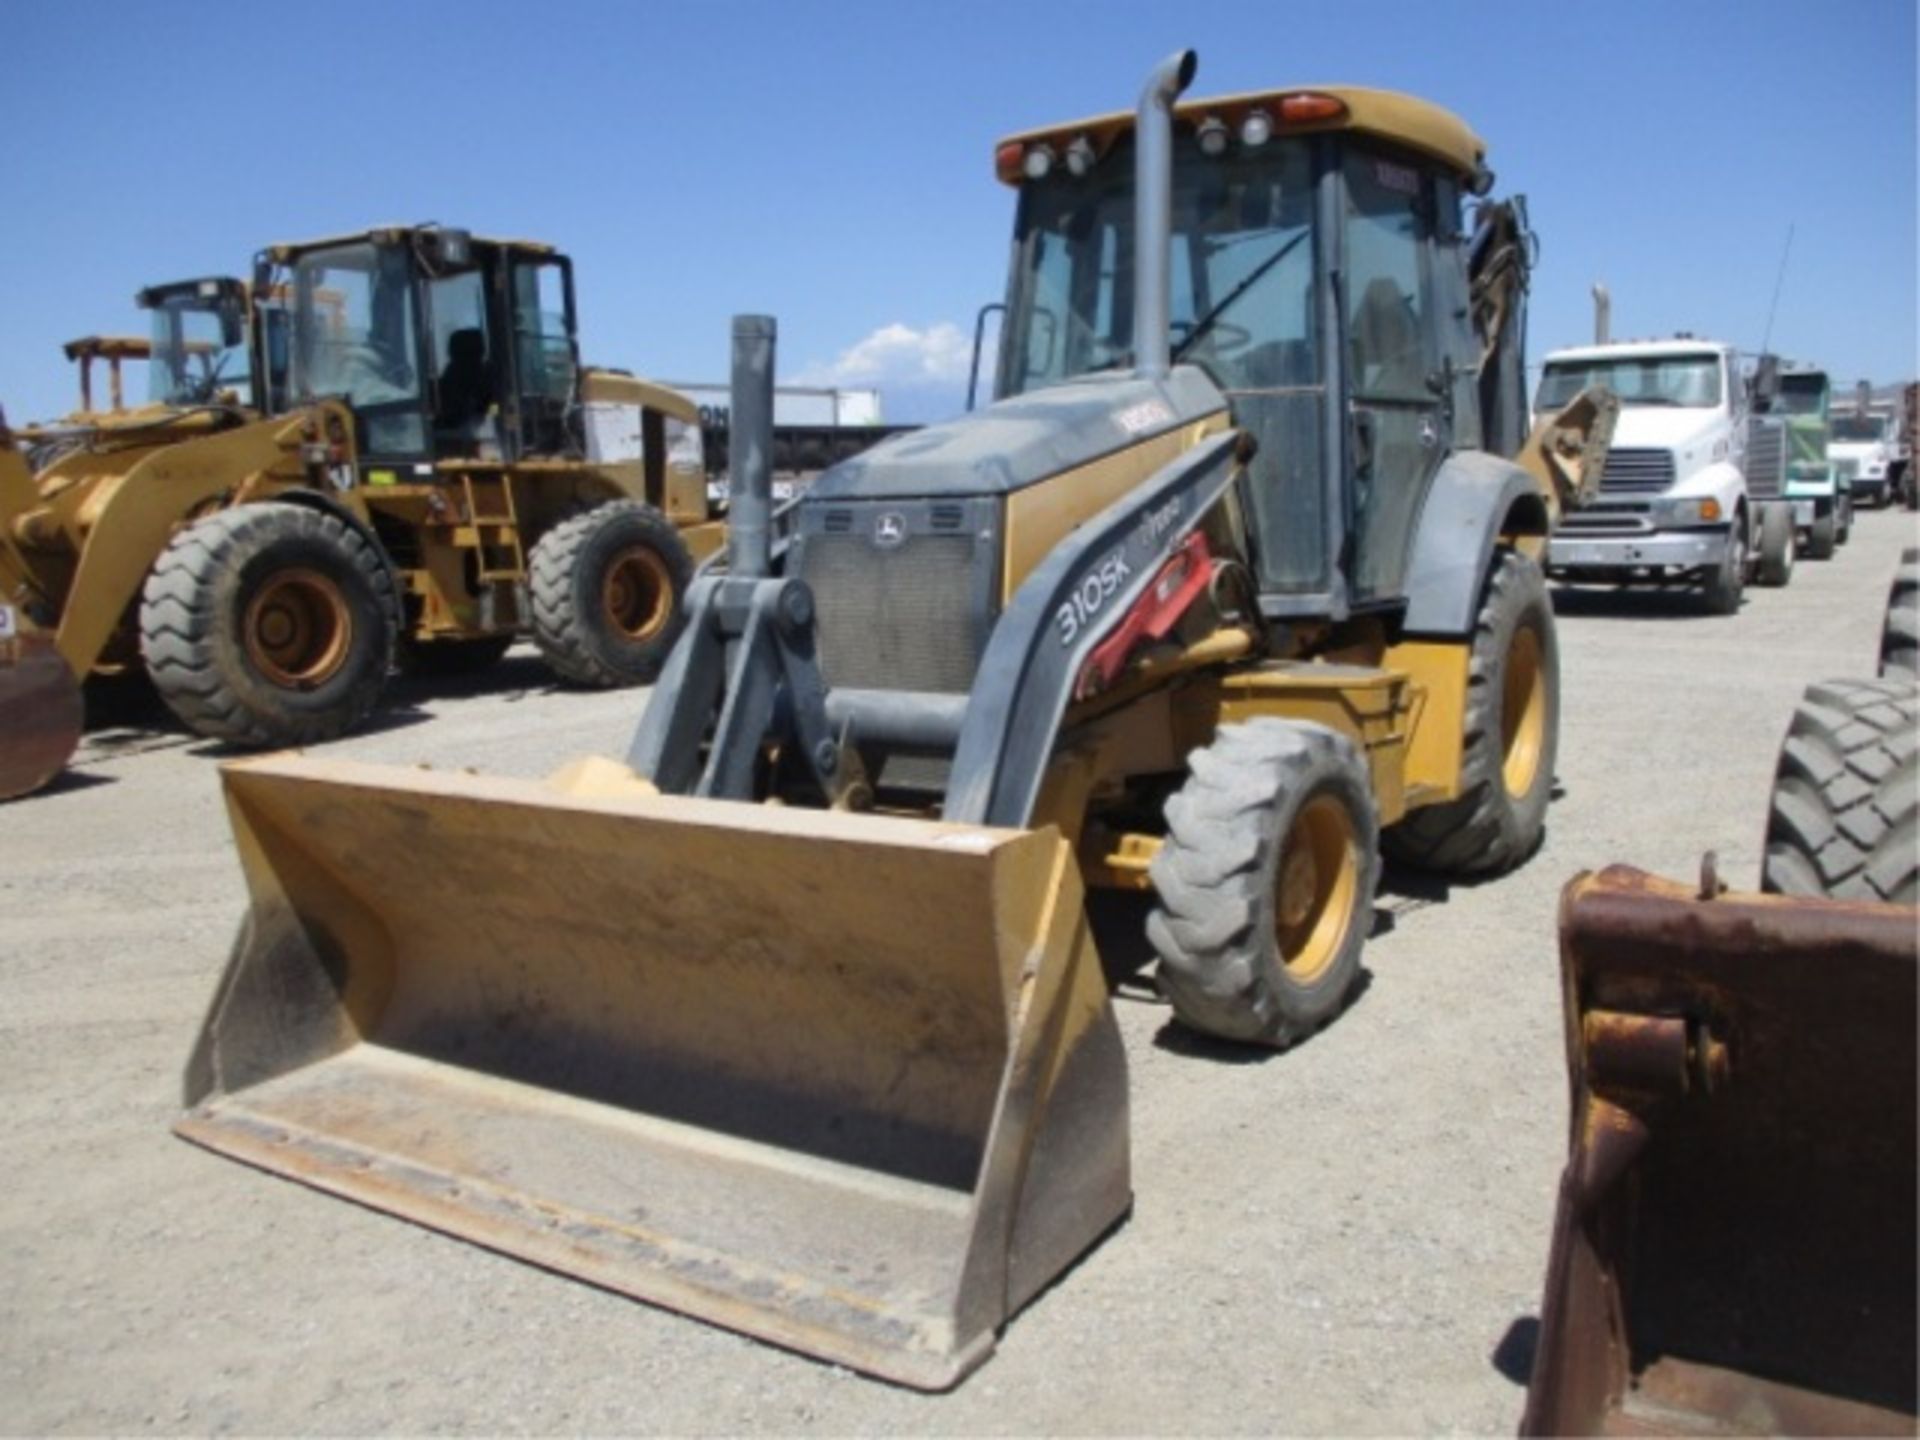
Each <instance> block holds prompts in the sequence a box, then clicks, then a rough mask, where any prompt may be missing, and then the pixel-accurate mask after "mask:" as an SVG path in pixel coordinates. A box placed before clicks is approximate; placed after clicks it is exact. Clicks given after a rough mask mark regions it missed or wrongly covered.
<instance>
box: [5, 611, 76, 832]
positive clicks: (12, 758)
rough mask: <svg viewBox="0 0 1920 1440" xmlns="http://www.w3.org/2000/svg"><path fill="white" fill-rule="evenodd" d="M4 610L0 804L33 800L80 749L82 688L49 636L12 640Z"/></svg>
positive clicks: (23, 636) (9, 613)
mask: <svg viewBox="0 0 1920 1440" xmlns="http://www.w3.org/2000/svg"><path fill="white" fill-rule="evenodd" d="M13 623H14V616H13V612H12V611H11V610H9V609H8V608H7V607H6V606H5V605H0V800H11V799H13V798H14V797H15V796H18V795H27V794H31V793H32V792H33V791H35V790H38V789H39V788H40V787H41V786H43V785H45V784H46V783H47V782H48V781H50V780H51V779H53V777H54V776H56V775H58V774H59V773H60V771H61V769H62V768H63V767H64V766H65V765H66V763H67V761H68V760H69V759H71V758H72V756H73V752H74V748H75V747H76V746H78V745H79V743H80V731H81V726H82V723H83V721H84V719H85V707H84V706H83V705H82V703H81V698H80V682H79V681H77V680H75V679H74V677H73V671H71V670H69V669H68V668H67V662H66V661H65V660H62V659H61V658H60V652H59V651H57V650H55V649H54V648H53V642H52V641H51V640H50V639H48V638H47V637H45V636H42V635H33V634H20V635H13V634H10V633H7V632H9V631H11V629H12V626H13Z"/></svg>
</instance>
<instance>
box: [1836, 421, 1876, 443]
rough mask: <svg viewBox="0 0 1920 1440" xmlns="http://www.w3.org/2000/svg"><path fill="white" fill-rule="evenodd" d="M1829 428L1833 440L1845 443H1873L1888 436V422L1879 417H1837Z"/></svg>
mask: <svg viewBox="0 0 1920 1440" xmlns="http://www.w3.org/2000/svg"><path fill="white" fill-rule="evenodd" d="M1829 426H1830V431H1831V434H1832V438H1833V439H1835V440H1839V441H1841V442H1843V443H1844V442H1847V441H1851V442H1852V443H1854V444H1856V445H1857V444H1861V443H1863V442H1864V443H1871V442H1872V441H1875V440H1884V439H1885V438H1886V435H1887V422H1886V420H1885V419H1884V418H1883V417H1881V416H1879V415H1835V416H1834V417H1833V419H1832V420H1831V421H1830V422H1829Z"/></svg>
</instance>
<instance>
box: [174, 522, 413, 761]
mask: <svg viewBox="0 0 1920 1440" xmlns="http://www.w3.org/2000/svg"><path fill="white" fill-rule="evenodd" d="M397 613H398V606H397V603H396V600H395V597H394V589H393V576H392V572H391V571H389V570H388V568H387V565H386V561H385V559H384V558H383V557H382V556H381V555H380V553H379V552H378V550H376V549H375V547H374V543H373V542H372V541H371V540H369V539H368V538H367V537H366V536H365V535H364V534H362V533H361V532H360V531H359V530H357V529H355V528H354V527H353V526H351V525H349V524H347V523H346V522H345V521H344V520H342V519H340V518H339V517H338V516H336V515H329V514H327V513H326V512H325V511H322V510H317V509H313V508H311V507H309V506H305V505H294V504H287V503H284V502H277V501H269V502H263V503H261V504H257V505H242V506H239V507H237V508H235V509H231V510H222V511H220V512H219V513H217V514H214V515H210V516H208V517H206V518H205V519H203V520H198V521H196V522H194V523H193V524H191V525H189V526H188V527H187V528H186V529H184V530H182V531H180V533H179V534H177V535H175V536H174V537H173V540H172V542H171V543H170V544H169V545H168V546H167V548H166V549H165V550H163V551H161V552H160V558H159V559H158V560H157V561H156V562H155V563H154V567H153V570H152V572H151V573H150V574H149V575H148V576H147V583H146V588H145V591H144V593H143V595H142V597H141V602H140V654H141V657H142V658H143V659H144V660H145V662H146V667H147V673H148V674H149V675H150V676H151V677H152V679H153V685H154V689H156V690H157V691H159V693H160V698H161V699H162V700H164V701H165V702H166V703H167V707H168V708H169V709H170V710H172V711H173V713H174V714H175V715H177V716H179V718H180V720H181V722H182V723H183V724H185V725H186V726H187V728H188V729H190V730H193V731H194V732H195V733H196V734H200V735H206V736H209V737H211V738H213V739H216V740H226V741H230V742H232V743H233V744H236V745H247V746H259V747H266V746H280V745H311V744H314V743H316V742H318V741H321V740H330V739H332V738H334V737H335V736H337V735H342V734H345V733H346V732H347V731H348V730H351V729H352V728H353V727H354V726H356V725H358V724H359V723H360V722H361V721H362V720H364V719H366V717H367V716H368V715H369V714H371V713H372V711H373V709H374V707H375V706H376V705H378V704H379V702H380V692H381V690H382V689H383V688H384V687H385V686H386V683H387V672H388V670H389V669H390V668H392V665H393V657H394V631H395V628H396V624H395V616H396V615H397Z"/></svg>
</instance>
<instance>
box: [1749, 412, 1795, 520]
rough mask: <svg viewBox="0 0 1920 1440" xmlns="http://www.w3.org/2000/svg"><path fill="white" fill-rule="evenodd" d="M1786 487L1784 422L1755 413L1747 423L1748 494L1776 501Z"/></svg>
mask: <svg viewBox="0 0 1920 1440" xmlns="http://www.w3.org/2000/svg"><path fill="white" fill-rule="evenodd" d="M1786 488H1787V436H1786V425H1785V424H1784V423H1783V422H1782V421H1780V420H1779V419H1776V418H1774V417H1771V416H1766V415H1756V416H1754V417H1753V419H1752V420H1751V421H1749V422H1748V424H1747V494H1748V495H1749V496H1751V497H1752V498H1753V499H1755V500H1778V499H1779V498H1780V497H1781V495H1782V494H1784V493H1785V492H1786Z"/></svg>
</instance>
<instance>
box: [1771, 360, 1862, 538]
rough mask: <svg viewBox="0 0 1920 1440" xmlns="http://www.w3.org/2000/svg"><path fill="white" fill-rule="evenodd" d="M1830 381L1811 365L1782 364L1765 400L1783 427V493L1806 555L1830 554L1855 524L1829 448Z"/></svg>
mask: <svg viewBox="0 0 1920 1440" xmlns="http://www.w3.org/2000/svg"><path fill="white" fill-rule="evenodd" d="M1832 398H1833V385H1832V382H1831V381H1830V380H1828V378H1827V373H1826V371H1824V370H1818V369H1815V368H1814V367H1813V366H1811V365H1794V364H1785V365H1782V366H1780V378H1779V386H1778V390H1777V393H1775V394H1774V395H1773V396H1772V398H1771V399H1770V400H1768V401H1767V402H1765V403H1766V405H1767V409H1768V411H1769V413H1771V414H1774V415H1778V416H1780V417H1782V418H1783V419H1784V420H1785V422H1786V427H1787V499H1788V500H1789V501H1790V502H1791V503H1792V505H1793V523H1794V528H1795V529H1797V530H1798V531H1799V533H1800V539H1801V545H1802V548H1803V549H1805V551H1806V553H1807V555H1808V557H1809V558H1811V559H1814V560H1826V559H1830V558H1832V555H1833V552H1834V548H1835V547H1836V546H1838V545H1844V544H1846V543H1847V536H1848V535H1849V534H1850V533H1851V532H1852V530H1853V490H1852V485H1851V483H1850V481H1849V478H1848V477H1847V476H1846V475H1843V474H1842V473H1841V472H1840V470H1839V468H1838V467H1837V466H1836V465H1835V464H1834V463H1833V459H1832V457H1831V455H1829V454H1828V450H1827V441H1828V430H1827V411H1828V407H1829V406H1830V405H1831V403H1832Z"/></svg>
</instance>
